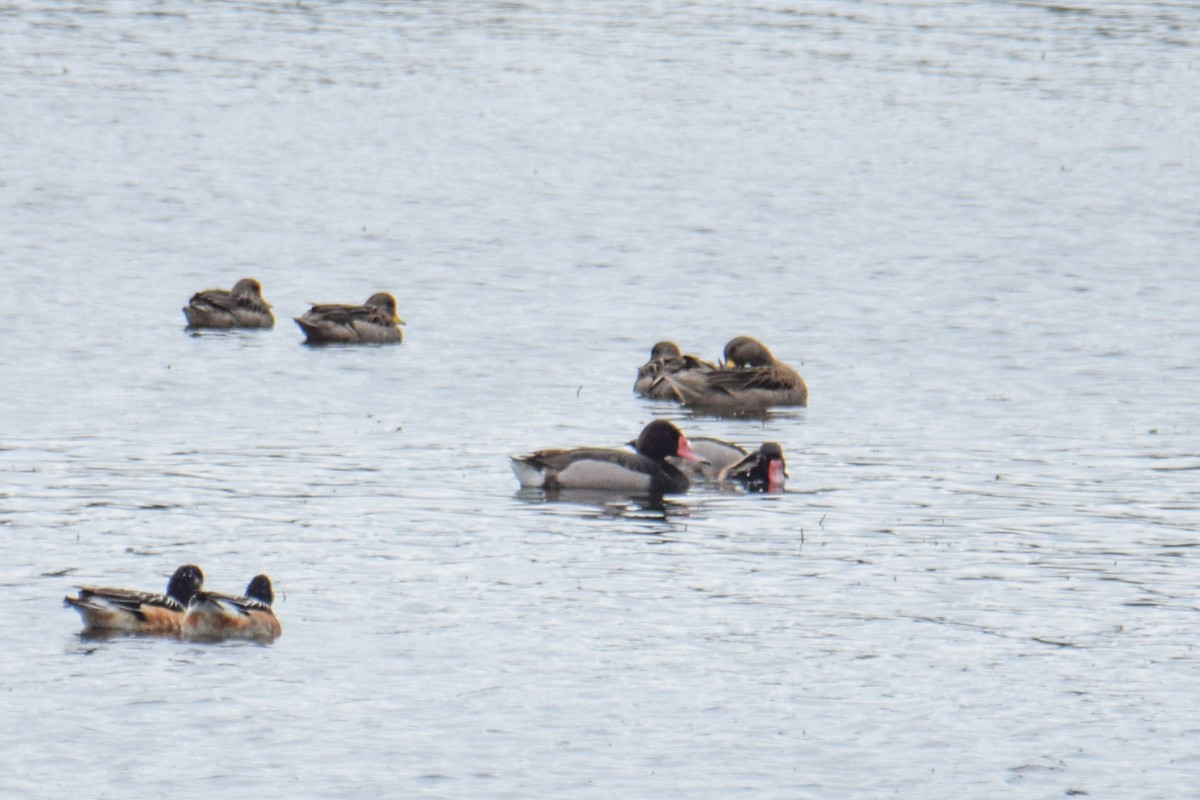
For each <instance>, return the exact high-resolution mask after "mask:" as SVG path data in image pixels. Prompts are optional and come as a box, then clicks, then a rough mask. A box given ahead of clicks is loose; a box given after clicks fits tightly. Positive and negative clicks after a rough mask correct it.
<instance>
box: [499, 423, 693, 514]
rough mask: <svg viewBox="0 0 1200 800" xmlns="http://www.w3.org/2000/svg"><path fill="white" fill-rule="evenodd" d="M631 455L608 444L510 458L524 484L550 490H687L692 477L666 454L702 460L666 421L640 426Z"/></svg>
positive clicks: (658, 493)
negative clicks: (602, 446)
mask: <svg viewBox="0 0 1200 800" xmlns="http://www.w3.org/2000/svg"><path fill="white" fill-rule="evenodd" d="M634 449H635V450H636V452H633V453H630V452H627V451H624V450H615V449H607V448H591V447H584V448H577V449H574V450H539V451H537V452H535V453H529V454H527V455H521V456H512V457H511V458H512V468H513V472H514V473H516V476H517V480H518V481H520V483H521V486H523V487H526V488H536V489H546V490H549V491H555V490H559V489H601V490H610V491H623V492H636V493H641V494H650V495H661V494H679V493H682V492H686V491H687V490H688V488H689V487H690V486H691V481H690V480H688V477H687V476H686V475H684V474H683V473H682V472H681V471H680V470H679V468H678V467H676V466H675V465H674V464H671V463H669V462H668V461H667V460H666V459H667V456H673V457H675V458H680V459H683V460H685V461H699V460H700V457H699V456H697V455H696V454H695V453H693V452H692V450H691V448H690V447H689V446H688V441H687V438H686V437H684V435H683V434H682V433H681V432H680V431H679V429H678V428H677V427H675V425H674V424H672V423H670V422H668V421H667V420H662V419H660V420H655V421H653V422H651V423H650V424H649V425H647V426H646V427H645V428H643V429H642V432H641V433H640V434H639V435H638V437H637V439H636V440H635V446H634Z"/></svg>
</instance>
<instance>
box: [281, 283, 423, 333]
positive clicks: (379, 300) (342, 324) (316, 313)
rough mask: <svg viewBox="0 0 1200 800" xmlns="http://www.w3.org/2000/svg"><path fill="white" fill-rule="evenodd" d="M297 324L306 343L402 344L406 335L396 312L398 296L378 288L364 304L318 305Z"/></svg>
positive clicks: (301, 317)
mask: <svg viewBox="0 0 1200 800" xmlns="http://www.w3.org/2000/svg"><path fill="white" fill-rule="evenodd" d="M296 324H297V325H299V326H300V330H302V331H304V336H305V343H306V344H398V343H399V342H401V341H402V340H403V339H404V334H402V333H401V332H400V328H399V326H400V325H403V324H404V320H402V319H400V318H399V317H397V316H396V298H394V297H392V296H391V295H390V294H388V293H387V292H376V293H375V294H373V295H371V296H370V297H368V298H367V302H365V303H363V304H362V305H361V306H348V305H335V304H331V303H330V304H323V305H314V306H313V307H312V308H310V309H309V310H308V311H306V312H305V313H304V314H303V315H302V316H299V317H296Z"/></svg>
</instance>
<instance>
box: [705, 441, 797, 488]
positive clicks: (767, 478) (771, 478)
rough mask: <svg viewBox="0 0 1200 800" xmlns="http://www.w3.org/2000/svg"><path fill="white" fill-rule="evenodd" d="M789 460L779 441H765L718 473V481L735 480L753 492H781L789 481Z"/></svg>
mask: <svg viewBox="0 0 1200 800" xmlns="http://www.w3.org/2000/svg"><path fill="white" fill-rule="evenodd" d="M787 478H788V474H787V462H786V461H785V460H784V458H783V448H782V447H780V446H779V442H763V443H762V444H761V445H760V446H759V448H758V449H757V450H755V451H754V452H752V453H747V454H746V457H745V458H743V459H742V460H741V461H739V462H737V463H736V464H730V465H728V466H726V467H724V468H723V469H722V470H721V471H720V472H718V473H717V481H718V482H725V481H734V482H737V483H740V484H741V485H742V486H744V487H746V489H747V490H748V491H751V492H781V491H783V485H784V483H785V482H786V481H787Z"/></svg>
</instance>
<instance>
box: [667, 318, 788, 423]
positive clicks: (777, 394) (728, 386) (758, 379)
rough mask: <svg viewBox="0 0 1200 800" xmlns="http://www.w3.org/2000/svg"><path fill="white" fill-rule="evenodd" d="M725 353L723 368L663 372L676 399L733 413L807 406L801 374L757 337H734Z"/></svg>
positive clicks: (726, 346)
mask: <svg viewBox="0 0 1200 800" xmlns="http://www.w3.org/2000/svg"><path fill="white" fill-rule="evenodd" d="M724 355H725V360H724V363H723V364H722V366H721V369H718V370H714V371H712V372H705V373H697V372H683V373H677V374H674V375H672V374H666V375H663V376H662V377H663V380H664V381H665V382H666V383H667V384H668V385H669V386H670V387H671V390H672V393H673V397H674V399H676V400H678V401H679V402H680V403H682V404H683V405H686V406H690V407H692V408H694V409H697V410H700V411H711V412H717V413H733V414H737V413H756V412H762V411H766V410H767V409H768V408H771V407H773V406H807V405H808V386H806V385H805V383H804V379H803V378H801V377H800V373H799V372H797V371H796V370H794V369H792V368H791V367H789V366H788V365H787V364H784V363H783V362H782V361H777V360H776V359H775V356H774V355H772V354H771V351H770V350H768V349H767V346H766V345H764V344H763V343H762V342H760V341H758V340H757V339H753V338H751V337H749V336H737V337H734V338H733V339H730V340H729V342H728V343H727V344H726V345H725V353H724Z"/></svg>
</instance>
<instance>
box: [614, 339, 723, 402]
mask: <svg viewBox="0 0 1200 800" xmlns="http://www.w3.org/2000/svg"><path fill="white" fill-rule="evenodd" d="M714 370H716V366H715V365H713V364H710V363H709V362H707V361H703V360H701V359H699V358H697V357H696V356H685V355H684V354H683V351H681V350H680V349H679V345H677V344H675V343H674V342H670V341H662V342H657V343H656V344H655V345H654V346H653V347H652V348H650V360H648V361H647V362H646V363H645V364H643V365H642V366H640V367H638V371H637V379H636V380H634V382H633V391H634V392H636V393H637V394H640V395H642V396H643V397H648V398H650V399H651V400H674V399H676V397H675V391H674V390H673V389H672V388H671V386H670V384H669V383H667V382H666V381H665V380H663V376H664V375H675V374H678V373H680V372H691V371H696V372H712V371H714Z"/></svg>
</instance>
